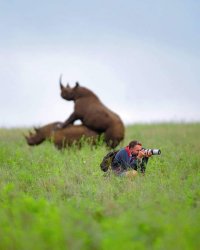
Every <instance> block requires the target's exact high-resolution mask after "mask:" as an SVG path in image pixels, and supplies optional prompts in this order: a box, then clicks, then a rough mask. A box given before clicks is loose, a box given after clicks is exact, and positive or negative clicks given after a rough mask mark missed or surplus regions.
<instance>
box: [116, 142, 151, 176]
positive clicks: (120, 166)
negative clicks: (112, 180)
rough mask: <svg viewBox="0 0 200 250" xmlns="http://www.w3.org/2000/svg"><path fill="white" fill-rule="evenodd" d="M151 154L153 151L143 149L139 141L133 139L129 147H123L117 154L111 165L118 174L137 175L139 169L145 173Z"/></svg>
mask: <svg viewBox="0 0 200 250" xmlns="http://www.w3.org/2000/svg"><path fill="white" fill-rule="evenodd" d="M151 156H152V152H151V151H150V150H145V149H143V148H142V144H141V143H140V142H139V141H131V142H130V143H129V145H128V146H127V147H125V148H122V149H121V150H119V152H118V153H117V154H116V155H115V157H114V159H113V161H112V164H111V167H112V170H113V172H114V173H115V174H116V175H118V176H128V177H132V176H136V175H137V173H138V172H137V171H138V170H140V172H141V173H143V174H144V173H145V169H146V165H147V162H148V159H149V157H151Z"/></svg>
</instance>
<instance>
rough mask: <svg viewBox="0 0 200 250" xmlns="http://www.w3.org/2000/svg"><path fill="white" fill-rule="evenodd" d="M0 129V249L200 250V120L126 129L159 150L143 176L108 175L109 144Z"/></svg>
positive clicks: (127, 140)
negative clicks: (33, 142) (36, 139)
mask: <svg viewBox="0 0 200 250" xmlns="http://www.w3.org/2000/svg"><path fill="white" fill-rule="evenodd" d="M23 132H26V130H25V129H10V130H9V129H0V249H1V250H15V249H18V250H38V249H40V250H49V249H56V250H57V249H58V250H62V249H73V250H74V249H77V250H80V249H91V250H95V249H96V250H97V249H103V250H108V249H114V250H117V249H120V250H123V249H124V250H125V249H126V250H127V249H138V250H142V249H144V250H146V249H153V250H155V249H163V250H166V249H170V250H171V249H176V250H179V249H180V250H184V249H194V250H197V249H200V237H199V235H200V157H199V152H200V124H198V123H197V124H150V125H139V124H138V125H133V126H128V127H127V128H126V138H125V140H124V142H123V144H122V145H121V146H125V145H126V144H128V142H129V141H130V140H132V139H138V140H140V141H141V142H143V145H144V146H145V147H148V148H160V149H161V150H162V155H161V156H153V157H152V158H151V159H150V161H149V164H148V166H147V171H146V175H145V176H141V175H139V176H138V177H136V178H135V179H132V180H131V179H125V178H120V177H115V176H113V175H112V174H110V175H105V174H104V173H103V172H102V171H101V170H100V168H99V163H100V162H101V160H102V158H103V156H104V155H105V154H106V152H107V151H108V150H107V149H106V147H105V146H104V145H98V146H97V147H96V148H91V147H90V146H88V145H86V144H85V145H83V147H82V148H81V149H78V148H76V147H72V148H70V149H66V150H64V151H62V152H61V151H58V150H57V149H56V148H55V147H54V146H53V144H51V143H49V142H45V143H43V144H41V145H39V146H36V147H29V146H28V145H27V144H26V142H25V140H24V138H23V136H22V133H23Z"/></svg>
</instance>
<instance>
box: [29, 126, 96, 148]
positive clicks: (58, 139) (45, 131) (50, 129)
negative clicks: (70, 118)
mask: <svg viewBox="0 0 200 250" xmlns="http://www.w3.org/2000/svg"><path fill="white" fill-rule="evenodd" d="M59 125H61V123H60V122H54V123H50V124H47V125H45V126H43V127H41V128H35V133H34V134H33V133H29V136H25V138H26V141H27V143H28V144H29V145H30V146H34V145H39V144H41V143H42V142H43V141H45V140H47V139H48V140H51V141H53V143H54V145H55V146H56V147H57V148H58V149H61V148H63V147H67V146H71V145H72V144H73V143H77V144H79V143H80V140H81V139H82V137H83V136H84V137H85V138H88V139H90V140H91V142H93V143H94V142H95V140H96V139H97V138H98V133H97V132H95V131H93V130H91V129H88V128H87V127H85V126H83V125H70V126H68V127H67V128H64V129H61V130H55V129H56V128H57V127H58V126H59Z"/></svg>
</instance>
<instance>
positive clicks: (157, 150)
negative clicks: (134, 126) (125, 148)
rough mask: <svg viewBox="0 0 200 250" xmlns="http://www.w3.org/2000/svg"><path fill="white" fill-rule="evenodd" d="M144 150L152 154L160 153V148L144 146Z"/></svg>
mask: <svg viewBox="0 0 200 250" xmlns="http://www.w3.org/2000/svg"><path fill="white" fill-rule="evenodd" d="M144 152H145V153H152V155H160V154H161V150H160V149H156V148H154V149H145V148H144Z"/></svg>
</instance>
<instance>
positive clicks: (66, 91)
mask: <svg viewBox="0 0 200 250" xmlns="http://www.w3.org/2000/svg"><path fill="white" fill-rule="evenodd" d="M79 86H80V85H79V83H78V82H76V85H75V87H73V88H71V87H70V86H69V83H67V85H66V87H64V86H63V84H62V75H61V76H60V90H61V97H62V98H63V99H65V100H68V101H73V100H76V98H77V96H78V92H79Z"/></svg>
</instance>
